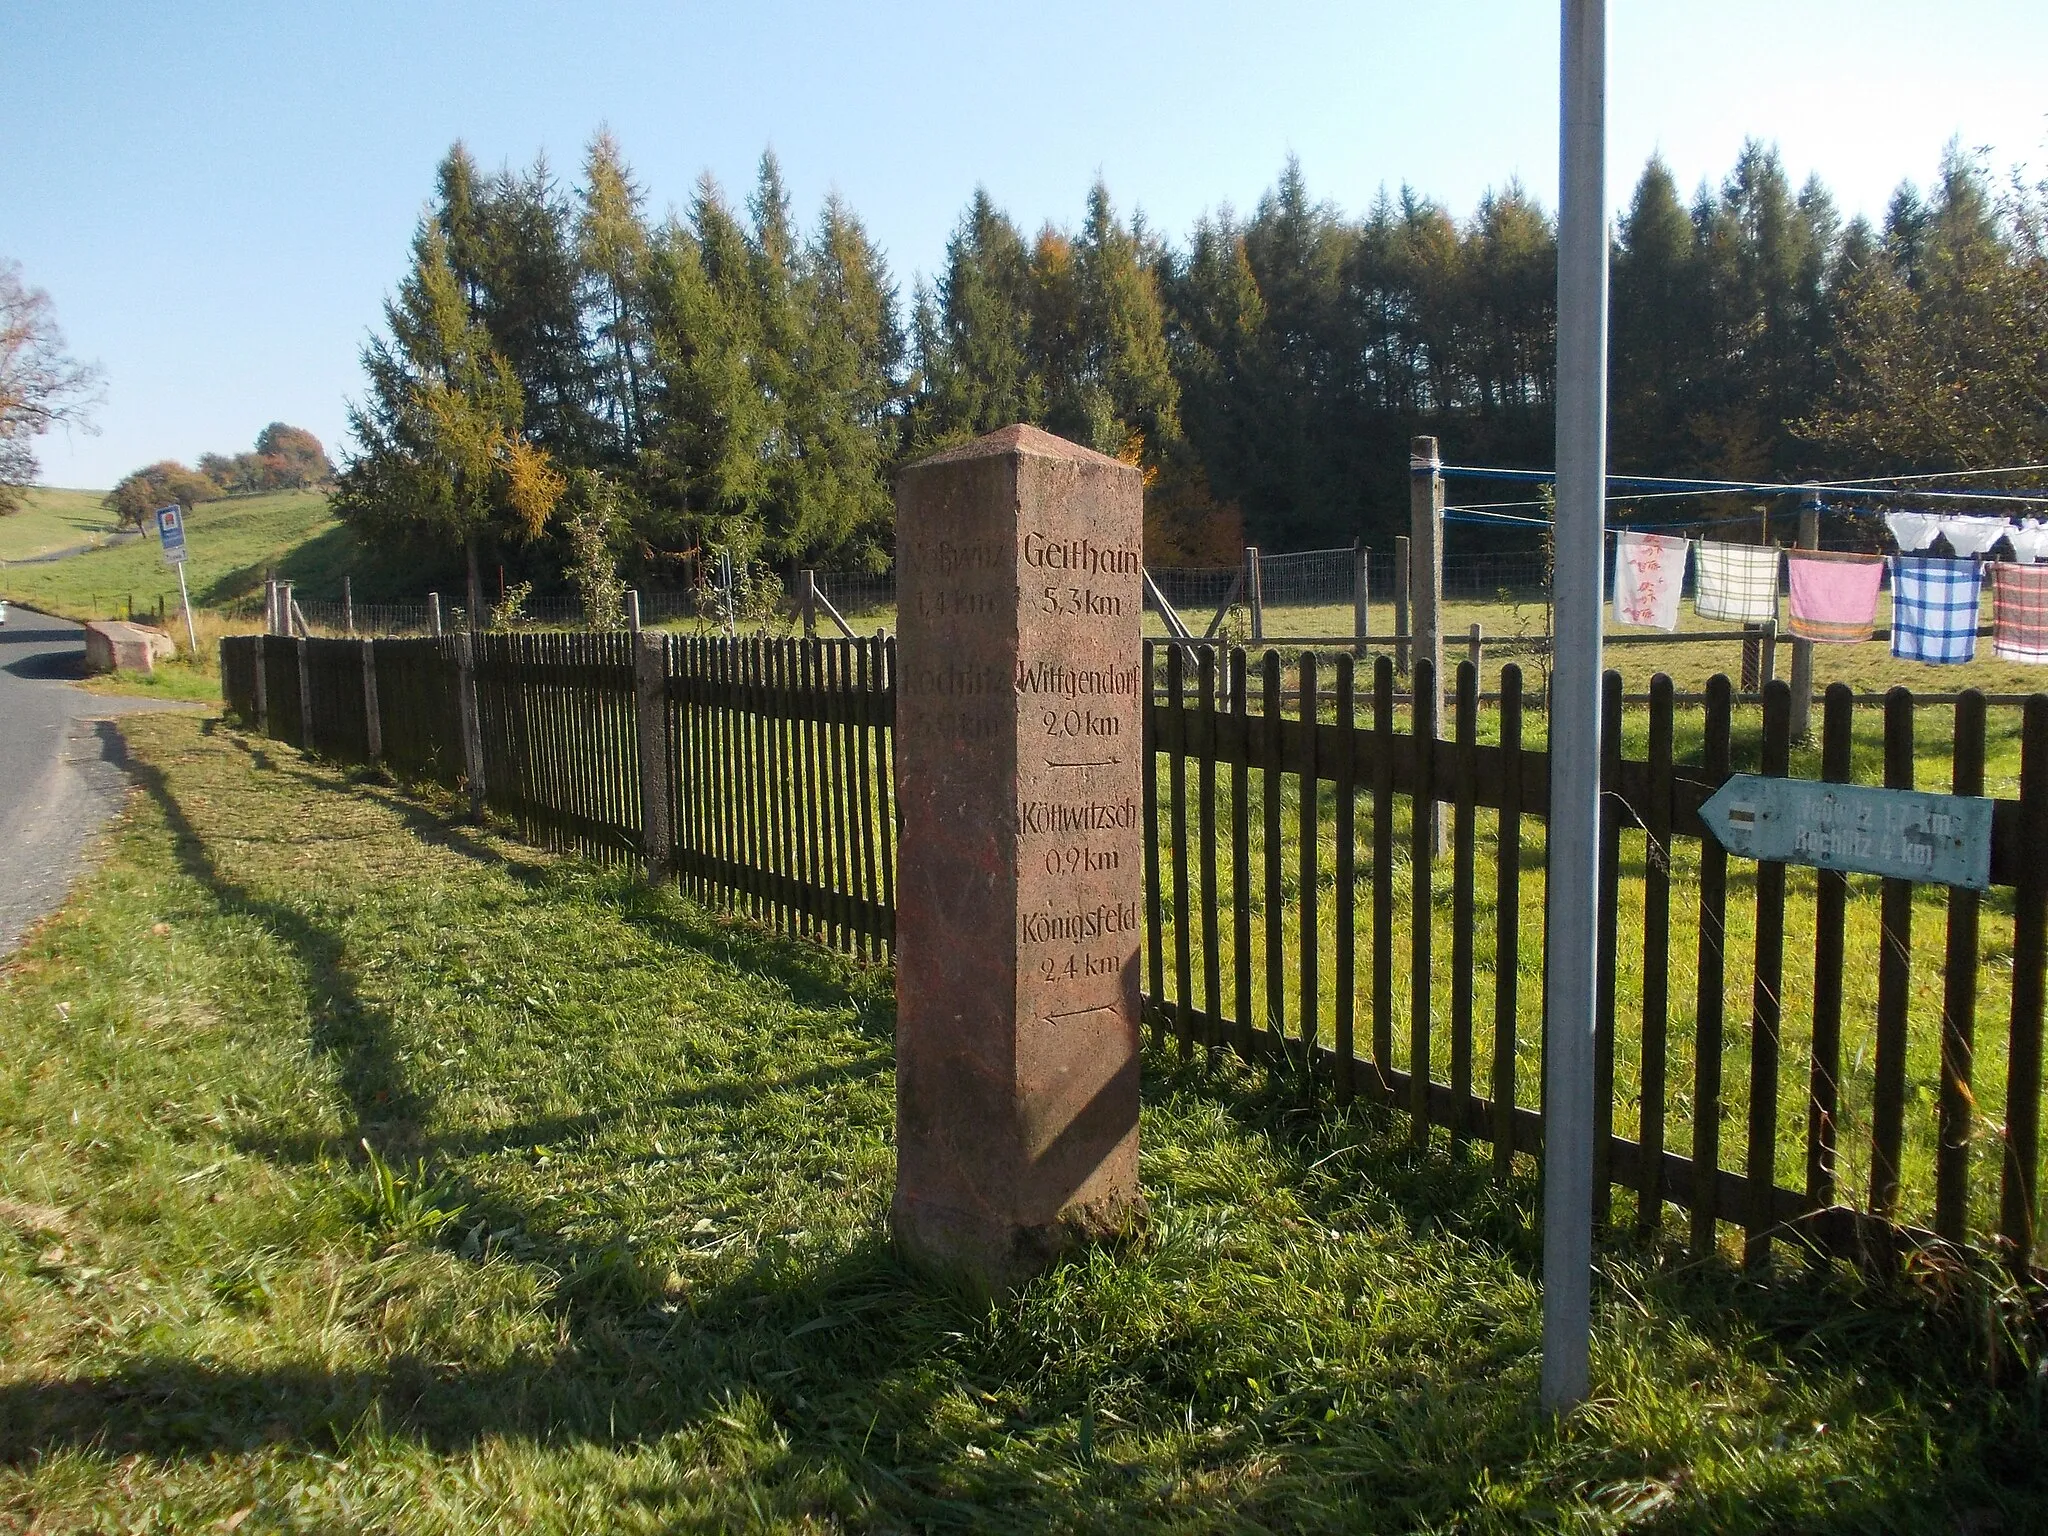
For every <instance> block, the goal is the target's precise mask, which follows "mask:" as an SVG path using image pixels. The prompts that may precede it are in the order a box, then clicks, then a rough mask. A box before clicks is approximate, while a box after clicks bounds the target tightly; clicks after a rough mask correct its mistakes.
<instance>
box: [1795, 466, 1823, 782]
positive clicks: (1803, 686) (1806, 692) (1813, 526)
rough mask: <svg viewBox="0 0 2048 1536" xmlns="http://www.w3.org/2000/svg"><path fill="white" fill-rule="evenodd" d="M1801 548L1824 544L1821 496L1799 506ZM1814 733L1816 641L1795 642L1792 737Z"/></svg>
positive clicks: (1796, 738) (1799, 738)
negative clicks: (1814, 655)
mask: <svg viewBox="0 0 2048 1536" xmlns="http://www.w3.org/2000/svg"><path fill="white" fill-rule="evenodd" d="M1798 542H1799V548H1801V549H1819V548H1820V503H1819V501H1818V499H1815V500H1813V501H1811V502H1809V504H1808V505H1806V506H1804V507H1801V508H1800V509H1799V541H1798ZM1812 735H1813V642H1812V641H1811V640H1797V639H1795V640H1794V641H1793V642H1792V739H1793V740H1794V741H1805V740H1806V739H1807V738H1808V737H1810V736H1812Z"/></svg>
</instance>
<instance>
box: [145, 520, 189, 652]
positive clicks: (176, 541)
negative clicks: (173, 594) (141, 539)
mask: <svg viewBox="0 0 2048 1536" xmlns="http://www.w3.org/2000/svg"><path fill="white" fill-rule="evenodd" d="M156 532H157V537H158V538H159V539H161V540H162V541H163V546H164V560H165V561H166V562H167V563H168V564H171V565H174V566H176V567H177V568H178V602H179V603H180V605H181V606H183V608H184V610H185V645H186V649H187V650H188V651H189V652H190V654H191V655H192V656H193V657H194V658H195V659H196V658H197V657H198V655H199V632H198V631H197V630H196V629H194V628H193V626H192V593H191V591H190V590H189V589H188V588H187V587H186V585H185V509H184V508H183V507H181V506H179V505H178V504H177V503H176V502H175V501H174V502H172V503H171V504H170V505H169V506H168V507H158V508H157V510H156Z"/></svg>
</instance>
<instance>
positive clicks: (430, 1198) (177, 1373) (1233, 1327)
mask: <svg viewBox="0 0 2048 1536" xmlns="http://www.w3.org/2000/svg"><path fill="white" fill-rule="evenodd" d="M125 729H126V731H127V733H128V735H129V739H130V742H131V745H132V750H133V754H134V759H135V771H136V775H137V778H138V781H139V783H140V785H141V788H140V790H139V792H138V795H137V798H136V800H135V803H134V806H133V808H132V810H131V812H130V814H129V816H128V817H127V819H126V820H125V821H124V822H123V823H122V825H121V826H120V827H119V829H118V830H117V831H116V832H115V833H114V834H113V836H112V838H111V840H110V846H109V849H108V857H107V861H106V863H105V865H104V867H103V868H102V869H101V871H100V872H99V873H98V874H96V875H95V876H93V877H92V878H91V879H90V880H89V881H87V882H86V883H85V884H84V885H83V886H82V887H81V888H80V890H79V891H78V893H77V894H76V895H75V897H74V899H73V901H72V903H71V905H70V906H69V907H68V908H66V910H65V911H64V912H62V913H61V914H60V915H59V916H57V917H56V918H54V919H53V920H52V921H50V922H49V923H48V924H46V925H45V926H44V927H43V928H42V929H40V930H39V931H38V932H37V933H35V934H34V935H33V936H32V937H31V939H30V941H29V942H28V944H27V945H26V946H25V947H24V948H23V950H22V951H20V952H19V953H18V954H17V955H16V956H15V957H13V959H12V960H11V962H10V963H8V964H7V966H6V967H5V970H4V973H0V1337H4V1338H5V1340H6V1345H5V1349H4V1351H0V1526H7V1525H10V1524H11V1525H13V1526H16V1527H18V1528H23V1529H34V1530H37V1531H39V1532H50V1531H64V1530H117V1529H118V1530H138V1531H148V1530H165V1531H168V1530H176V1531H197V1530H207V1529H236V1530H240V1531H244V1532H251V1531H269V1530H305V1531H315V1530H317V1531H334V1530H359V1529H370V1530H398V1531H421V1532H426V1531H469V1530H495V1529H506V1528H512V1529H536V1530H551V1531H564V1532H569V1531H575V1532H585V1531H593V1530H676V1529H720V1530H724V1529H741V1530H747V1529H775V1530H830V1529H840V1528H853V1529H881V1530H912V1529H919V1530H921V1529H934V1528H952V1527H961V1528H966V1527H972V1528H975V1529H995V1530H1003V1529H1014V1530H1041V1529H1046V1528H1055V1529H1129V1528H1132V1527H1135V1526H1145V1527H1148V1528H1152V1527H1157V1528H1172V1529H1190V1530H1193V1529H1200V1530H1250V1529H1273V1528H1284V1529H1302V1530H1328V1529H1360V1530H1386V1529H1411V1530H1434V1531H1452V1530H1458V1531H1464V1530H1546V1531H1547V1530H1559V1529H1564V1530H1615V1529H1652V1530H1715V1531H1720V1530H1770V1531H1782V1530H1843V1531H1850V1530H1854V1531H1865V1530H1873V1529H1893V1530H1914V1531H1919V1530H1930V1529H1933V1530H1973V1531H1986V1530H1997V1529H2003V1530H2011V1531H2019V1530H2026V1529H2033V1528H2039V1526H2040V1525H2041V1524H2042V1522H2044V1521H2048V1470H2044V1469H2048V1455H2044V1453H2048V1432H2044V1423H2043V1403H2042V1391H2043V1386H2042V1382H2041V1378H2039V1377H2032V1378H2029V1377H2028V1376H2027V1375H2026V1374H2025V1373H2024V1371H2022V1370H2021V1369H2020V1368H2019V1367H2018V1366H2017V1365H2016V1364H2015V1363H2014V1362H2013V1361H2011V1360H2010V1358H2009V1357H2008V1358H2007V1359H2005V1360H2004V1361H2003V1363H2002V1365H2001V1376H2000V1381H1999V1383H1998V1384H1997V1385H1993V1384H1992V1382H1991V1379H1990V1378H1991V1370H1990V1367H1989V1365H1988V1362H1987V1358H1986V1350H1985V1343H1984V1335H1983V1333H1982V1331H1981V1328H1980V1327H1979V1326H1978V1320H1977V1319H1975V1318H1974V1317H1972V1316H1971V1315H1969V1313H1968V1309H1966V1308H1965V1309H1958V1310H1957V1315H1956V1316H1955V1318H1954V1319H1953V1320H1950V1318H1949V1316H1948V1314H1947V1313H1946V1312H1944V1311H1942V1310H1940V1309H1937V1308H1935V1307H1932V1306H1930V1305H1928V1304H1926V1303H1925V1302H1924V1301H1922V1300H1920V1299H1918V1298H1916V1297H1913V1296H1908V1295H1885V1294H1878V1293H1874V1292H1872V1291H1870V1290H1867V1289H1864V1288H1862V1287H1860V1286H1859V1285H1858V1284H1857V1283H1855V1282H1853V1281H1851V1280H1849V1279H1847V1278H1845V1277H1843V1276H1841V1275H1839V1274H1820V1275H1807V1274H1802V1273H1799V1272H1796V1271H1795V1272H1788V1273H1787V1274H1786V1275H1785V1276H1784V1277H1782V1278H1781V1280H1780V1282H1779V1283H1778V1284H1777V1285H1776V1286H1775V1287H1773V1288H1771V1289H1768V1290H1765V1289H1760V1288H1755V1287H1752V1286H1750V1285H1748V1284H1746V1283H1744V1282H1743V1281H1741V1280H1740V1279H1739V1278H1737V1277H1736V1276H1734V1275H1733V1274H1731V1273H1729V1272H1727V1271H1725V1270H1723V1269H1721V1268H1719V1267H1714V1266H1710V1267H1706V1268H1686V1267H1684V1266H1683V1265H1682V1264H1681V1263H1680V1262H1679V1261H1677V1260H1676V1259H1675V1258H1672V1257H1670V1256H1668V1255H1661V1254H1657V1253H1632V1254H1626V1255H1621V1256H1610V1257H1608V1258H1607V1259H1606V1260H1605V1261H1604V1264H1603V1281H1602V1285H1601V1292H1600V1296H1601V1300H1600V1308H1599V1315H1598V1325H1597V1326H1598V1337H1597V1342H1596V1348H1595V1381H1596V1395H1595V1398H1594V1401H1593V1402H1592V1403H1591V1404H1590V1405H1589V1406H1587V1407H1586V1408H1585V1409H1583V1410H1581V1411H1580V1412H1578V1413H1576V1414H1574V1415H1572V1416H1571V1417H1569V1418H1568V1419H1565V1420H1563V1421H1562V1422H1555V1423H1554V1422H1550V1421H1547V1420H1545V1419H1544V1418H1542V1417H1541V1416H1540V1415H1539V1414H1538V1413H1537V1412H1536V1410H1535V1407H1534V1403H1533V1395H1534V1388H1535V1381H1536V1372H1537V1355H1536V1348H1537V1331H1538V1298H1537V1293H1536V1288H1535V1284H1534V1276H1535V1274H1536V1271H1537V1253H1536V1248H1535V1245H1534V1243H1533V1242H1532V1240H1531V1239H1530V1238H1529V1237H1528V1235H1527V1225H1528V1221H1529V1217H1530V1213H1531V1211H1532V1210H1533V1208H1534V1204H1535V1201H1536V1191H1535V1190H1534V1189H1533V1188H1532V1187H1530V1186H1528V1185H1519V1186H1513V1187H1510V1188H1508V1189H1506V1190H1500V1191H1496V1190H1493V1189H1491V1188H1490V1187H1489V1186H1488V1185H1487V1183H1486V1182H1485V1179H1484V1177H1483V1174H1482V1172H1481V1170H1480V1167H1479V1165H1478V1164H1477V1162H1476V1161H1475V1163H1474V1164H1473V1165H1470V1166H1467V1165H1464V1164H1461V1163H1459V1162H1457V1161H1456V1160H1454V1159H1453V1158H1452V1157H1451V1156H1450V1155H1448V1154H1447V1153H1446V1152H1444V1150H1443V1149H1442V1148H1440V1147H1439V1148H1437V1149H1435V1150H1433V1151H1431V1152H1428V1153H1424V1154H1417V1153H1415V1152H1413V1151H1411V1150H1409V1149H1408V1148H1407V1146H1406V1144H1405V1130H1404V1128H1403V1126H1402V1125H1401V1124H1400V1123H1398V1122H1396V1121H1392V1120H1381V1119H1379V1118H1377V1117H1375V1116H1373V1115H1370V1114H1366V1113H1359V1114H1357V1115H1355V1116H1353V1117H1350V1118H1342V1117H1336V1116H1331V1115H1327V1114H1326V1115H1323V1116H1320V1117H1319V1116H1313V1115H1309V1114H1305V1113H1302V1112H1300V1111H1298V1110H1297V1109H1296V1108H1294V1107H1293V1106H1294V1104H1295V1095H1294V1093H1293V1090H1292V1087H1291V1085H1271V1084H1268V1083H1266V1082H1265V1081H1264V1080H1262V1079H1261V1078H1260V1077H1258V1076H1256V1075H1253V1074H1251V1073H1249V1072H1245V1071H1242V1070H1240V1069H1236V1068H1232V1067H1230V1066H1228V1065H1227V1064H1226V1065H1223V1066H1220V1067H1218V1068H1216V1069H1215V1070H1213V1071H1212V1070H1209V1069H1205V1068H1203V1067H1201V1066H1199V1065H1195V1066H1180V1065H1177V1064H1175V1063H1174V1062H1173V1061H1172V1060H1171V1059H1169V1058H1167V1057H1155V1058H1152V1059H1150V1060H1149V1061H1148V1064H1147V1065H1148V1080H1147V1084H1146V1102H1145V1125H1144V1137H1145V1157H1144V1168H1143V1174H1144V1179H1145V1184H1146V1188H1147V1192H1148V1194H1149V1196H1150V1198H1151V1200H1152V1205H1153V1213H1154V1216H1153V1222H1152V1226H1151V1229H1150V1233H1149V1236H1148V1237H1147V1238H1146V1240H1145V1241H1144V1242H1143V1243H1142V1244H1140V1245H1138V1246H1136V1247H1133V1248H1131V1249H1128V1250H1125V1251H1121V1252H1102V1253H1097V1254H1095V1255H1093V1256H1091V1257H1089V1258H1087V1259H1086V1260H1084V1261H1080V1262H1076V1263H1073V1264H1070V1265H1068V1266H1066V1267H1064V1268H1062V1269H1060V1270H1058V1271H1056V1272H1055V1273H1053V1274H1050V1275H1048V1276H1046V1277H1045V1278H1043V1279H1042V1280H1040V1281H1039V1282H1037V1283H1036V1284H1035V1285H1033V1286H1032V1287H1031V1288H1030V1289H1029V1290H1027V1291H1026V1292H1025V1293H1024V1294H1023V1295H1022V1296H1020V1297H1019V1298H1017V1299H1015V1300H1014V1301H1009V1302H1004V1303H1000V1304H996V1305H988V1304H982V1303H977V1302H974V1301H973V1300H971V1299H969V1298H968V1297H966V1296H964V1295H962V1294H959V1293H956V1292H952V1291H949V1290H947V1289H946V1288H944V1287H941V1286H937V1285H934V1284H930V1283H927V1282H924V1281H920V1280H919V1279H917V1278H916V1277H914V1276H912V1275H910V1274H908V1273H906V1272H905V1271H904V1270H902V1269H901V1268H900V1267H899V1266H898V1265H897V1264H896V1263H895V1261H894V1260H893V1259H892V1257H891V1256H890V1253H889V1249H888V1245H887V1242H886V1236H885V1228H884V1214H885V1212H886V1209H887V1202H888V1195H889V1188H890V1178H891V1154H890V1148H889V1126H890V1121H891V1113H892V1097H893V1078H892V1073H891V1068H890V1028H891V1002H890V984H889V978H888V975H887V973H886V972H884V971H879V970H862V969H859V968H857V967H854V966H852V965H850V964H849V963H847V962H844V961H841V960H838V959H835V958H832V957H829V956H827V955H824V954H821V953H819V952H816V951H813V950H808V949H805V948H802V947H800V946H796V945H792V944H786V943H783V942H780V941H777V940H774V939H771V938H768V937H765V936H763V935H762V934H761V933H759V932H758V931H756V930H753V929H751V928H748V927H746V926H744V925H739V924H736V923H733V922H730V921H727V920H724V919H721V918H719V917H717V916H715V915H710V914H706V913H704V912H701V911H699V910H696V909H694V908H693V907H691V906H690V905H689V904H687V903H685V902H682V901H680V900H678V899H675V898H673V897H671V896H667V895H662V894H654V893H649V892H647V891H645V890H644V889H642V888H640V887H639V886H638V885H636V884H635V883H634V882H633V880H632V879H631V878H630V876H629V875H628V874H626V873H624V872H606V871H601V870H596V869H593V868H591V867H589V866H586V865H581V864H577V863H574V862H570V861H564V860H558V859H555V858H552V857H549V856H547V855H543V854H539V853H536V852H533V851H532V850H528V849H524V848H521V847H519V846H518V845H516V844H512V843H509V842H506V841H503V840H501V839H499V838H496V837H494V836H491V835H487V834H477V833H474V832H472V831H470V830H468V829H465V828H463V827H461V826H459V825H457V824H456V823H455V822H454V821H453V820H452V810H453V808H452V807H450V806H448V805H446V804H442V803H422V802H419V801H416V800H413V799H410V798H407V797H405V796H402V795H400V794H398V793H396V792H393V791H391V790H389V789H386V788H383V787H381V786H378V785H375V784H371V783H367V782H359V781H357V780H354V779H352V778H350V777H349V776H347V775H344V774H342V773H339V772H337V771H335V770H332V769H330V768H327V767H323V766H320V765H317V764H314V763H312V762H310V761H309V760H307V759H304V758H302V757H300V756H299V755H298V754H296V753H294V752H292V751H290V750H289V749H286V748H281V747H279V746H276V745H275V744H271V743H261V742H256V741H253V740H250V739H248V738H245V737H242V736H240V735H239V734H237V733H235V732H233V731H230V730H229V729H227V728H226V727H224V726H221V725H219V724H217V723H215V722H211V721H200V720H194V719H191V718H189V717H179V718H156V719H140V720H134V721H131V722H129V723H128V724H127V726H126V727H125Z"/></svg>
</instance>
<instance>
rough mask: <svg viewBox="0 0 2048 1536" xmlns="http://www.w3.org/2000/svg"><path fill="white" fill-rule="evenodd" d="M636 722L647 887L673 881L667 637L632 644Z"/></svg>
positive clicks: (655, 636)
mask: <svg viewBox="0 0 2048 1536" xmlns="http://www.w3.org/2000/svg"><path fill="white" fill-rule="evenodd" d="M633 724H634V727H635V733H636V734H637V736H638V737H639V748H640V846H641V851H642V858H643V862H644V865H645V868H646V871H647V883H648V884H649V885H660V884H662V883H663V882H664V881H666V880H667V879H668V877H669V868H670V863H671V853H672V849H673V846H674V838H673V837H672V835H671V834H670V831H669V783H668V636H667V635H661V634H652V635H649V634H643V635H640V636H639V637H637V638H636V639H635V640H634V642H633Z"/></svg>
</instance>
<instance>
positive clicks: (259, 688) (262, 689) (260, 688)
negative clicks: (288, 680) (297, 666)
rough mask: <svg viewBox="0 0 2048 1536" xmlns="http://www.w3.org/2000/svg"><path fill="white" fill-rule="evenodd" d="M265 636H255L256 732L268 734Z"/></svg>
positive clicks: (268, 678)
mask: <svg viewBox="0 0 2048 1536" xmlns="http://www.w3.org/2000/svg"><path fill="white" fill-rule="evenodd" d="M264 639H265V637H264V636H262V635H258V636H257V637H256V734H257V735H258V736H268V735H269V734H270V664H269V662H268V661H266V660H265V659H264V655H263V642H264Z"/></svg>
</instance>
